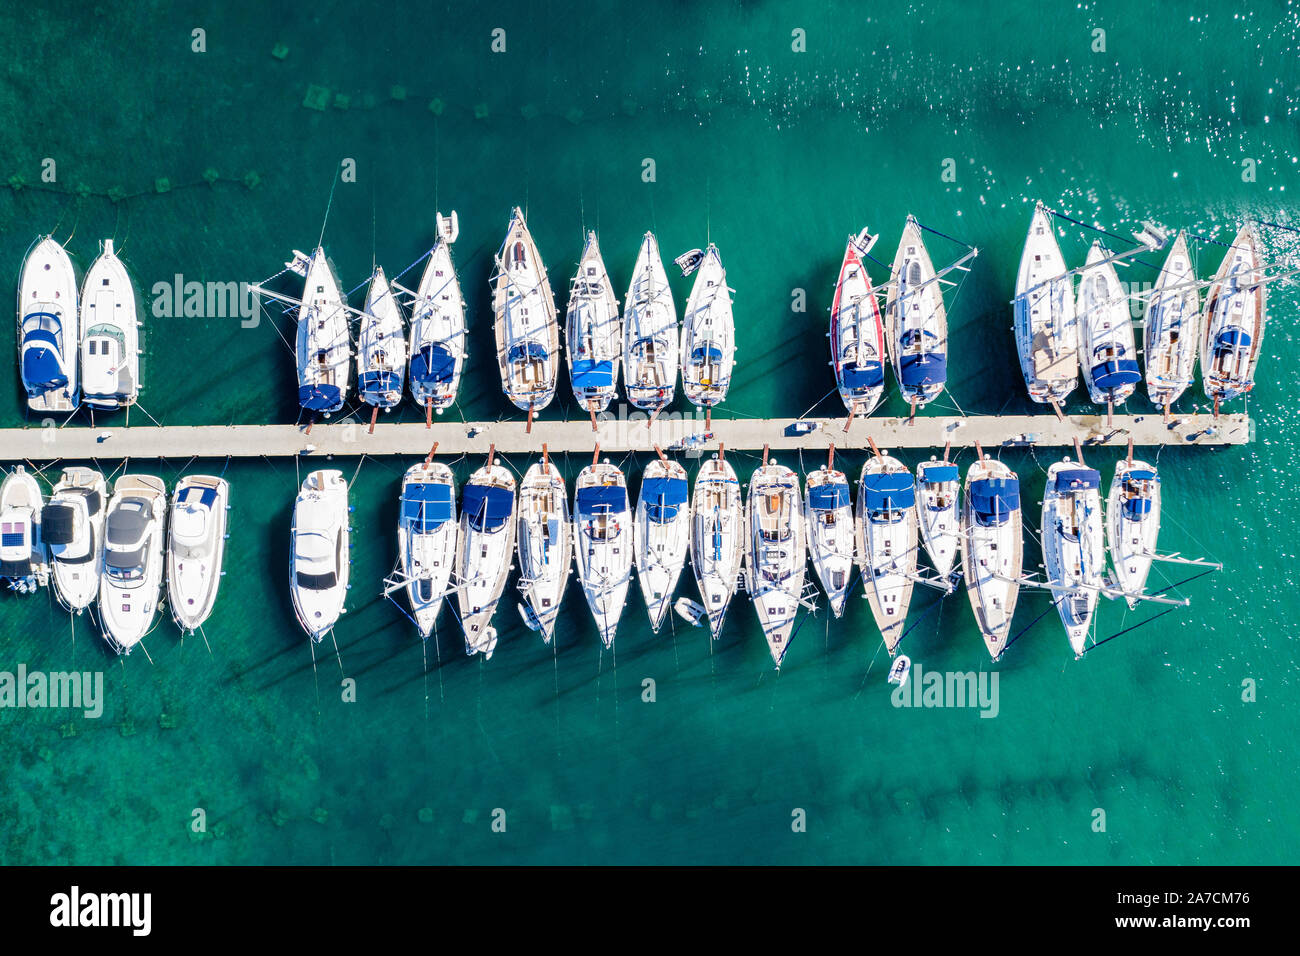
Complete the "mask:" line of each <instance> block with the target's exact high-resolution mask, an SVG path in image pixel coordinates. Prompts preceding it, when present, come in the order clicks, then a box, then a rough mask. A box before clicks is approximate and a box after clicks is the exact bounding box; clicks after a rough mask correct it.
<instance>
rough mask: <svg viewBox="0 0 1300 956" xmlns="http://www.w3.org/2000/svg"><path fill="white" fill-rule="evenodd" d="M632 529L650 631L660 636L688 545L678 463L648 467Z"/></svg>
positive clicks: (685, 493)
mask: <svg viewBox="0 0 1300 956" xmlns="http://www.w3.org/2000/svg"><path fill="white" fill-rule="evenodd" d="M632 529H633V533H632V538H633V541H634V543H635V544H636V572H637V580H638V581H640V582H641V594H642V595H643V596H644V597H645V606H646V610H647V611H648V612H649V614H650V627H651V629H652V630H653V631H654V632H655V633H656V634H658V633H659V627H660V625H662V624H663V622H664V618H665V617H667V616H668V610H669V608H670V607H671V606H672V600H673V592H674V591H676V590H677V580H678V578H680V577H681V575H682V568H683V567H684V566H685V564H686V549H687V548H688V547H689V545H690V542H691V505H690V492H689V489H688V487H687V483H686V469H685V468H683V467H682V466H681V465H680V464H679V463H678V462H675V461H671V460H669V459H667V458H656V459H654V460H653V461H651V462H650V463H649V464H647V465H646V467H645V472H644V473H643V474H642V476H641V492H640V494H639V495H638V496H637V503H636V518H635V522H634V524H633V526H632Z"/></svg>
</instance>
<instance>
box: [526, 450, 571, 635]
mask: <svg viewBox="0 0 1300 956" xmlns="http://www.w3.org/2000/svg"><path fill="white" fill-rule="evenodd" d="M516 547H517V549H518V551H519V591H520V594H521V595H522V597H523V602H524V603H523V608H524V613H525V619H526V620H528V622H529V623H530V624H532V625H536V628H537V630H538V631H540V632H541V634H542V640H543V641H545V642H546V643H547V644H549V643H550V642H551V637H552V636H553V635H554V633H555V618H556V616H557V615H558V614H559V613H560V602H561V601H562V600H563V599H564V588H565V585H567V584H568V583H569V570H570V568H572V566H573V533H572V529H571V527H570V526H569V495H568V490H567V489H566V488H565V486H564V476H563V475H561V474H560V469H559V468H557V467H556V466H555V465H553V464H551V460H550V456H549V455H547V454H546V452H545V449H543V452H542V460H541V461H540V462H536V463H535V464H533V465H531V466H529V468H528V471H527V472H525V473H524V480H523V482H522V483H521V484H520V486H519V531H518V540H517V541H516Z"/></svg>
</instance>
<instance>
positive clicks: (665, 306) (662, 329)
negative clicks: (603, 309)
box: [623, 232, 681, 414]
mask: <svg viewBox="0 0 1300 956" xmlns="http://www.w3.org/2000/svg"><path fill="white" fill-rule="evenodd" d="M623 321H624V340H623V341H624V345H623V382H624V385H625V386H626V387H627V398H628V401H629V402H631V403H632V404H633V405H635V406H636V407H637V408H642V409H645V410H646V411H648V412H651V413H652V414H653V413H655V412H658V411H660V410H662V409H664V408H667V407H668V406H669V405H670V404H672V400H673V393H674V391H675V390H676V388H677V371H678V363H679V362H680V360H681V330H680V329H679V328H678V325H677V308H676V306H675V305H674V304H673V290H672V288H671V287H670V286H669V285H668V273H667V272H665V271H664V263H663V259H662V258H660V255H659V243H658V242H657V241H656V240H655V236H654V233H652V232H647V233H646V234H645V238H644V239H642V240H641V250H640V252H638V253H637V257H636V265H635V266H634V267H633V269H632V282H631V284H630V285H629V286H628V289H627V299H626V301H625V302H624V306H623Z"/></svg>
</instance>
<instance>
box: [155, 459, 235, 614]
mask: <svg viewBox="0 0 1300 956" xmlns="http://www.w3.org/2000/svg"><path fill="white" fill-rule="evenodd" d="M229 507H230V483H229V482H227V481H226V480H225V479H224V478H219V477H214V476H212V475H186V476H185V477H184V478H182V479H181V480H180V481H178V482H177V483H176V491H175V492H174V493H173V494H172V509H171V521H170V522H169V523H168V528H167V596H168V598H169V599H170V601H171V609H172V618H173V619H175V621H176V624H177V625H178V626H179V627H180V628H181V630H183V631H188V632H189V633H191V634H192V633H193V632H194V631H196V630H198V629H199V628H200V627H202V626H203V622H204V621H206V620H207V619H208V617H209V615H211V614H212V607H213V605H215V604H216V602H217V590H218V589H219V588H220V587H221V576H222V575H223V574H224V573H225V572H223V571H222V570H221V563H222V560H223V558H224V557H225V551H226V511H227V510H228V509H229Z"/></svg>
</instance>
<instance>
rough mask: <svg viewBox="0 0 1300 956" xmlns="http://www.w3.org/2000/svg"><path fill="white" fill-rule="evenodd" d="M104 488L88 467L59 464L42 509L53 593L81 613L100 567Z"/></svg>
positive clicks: (94, 588) (93, 593) (91, 594)
mask: <svg viewBox="0 0 1300 956" xmlns="http://www.w3.org/2000/svg"><path fill="white" fill-rule="evenodd" d="M107 506H108V486H107V484H105V482H104V476H103V475H101V474H100V473H99V472H98V471H95V470H94V469H92V468H81V467H72V468H64V469H63V474H62V476H61V477H60V478H59V481H58V484H56V485H55V486H54V490H53V491H52V492H50V500H49V503H48V504H46V506H45V507H44V509H42V511H41V537H42V539H43V540H44V541H45V546H46V547H47V548H48V549H49V555H50V566H51V569H52V570H53V573H54V593H55V594H56V595H58V598H59V603H60V604H62V605H63V606H64V607H66V608H67V609H68V610H69V611H76V612H78V613H80V612H81V611H84V610H85V609H86V608H87V607H89V606H90V605H91V604H92V603H93V602H94V600H95V597H96V595H97V594H98V593H99V577H100V574H101V572H102V571H103V567H104V514H105V510H106V508H107Z"/></svg>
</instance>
